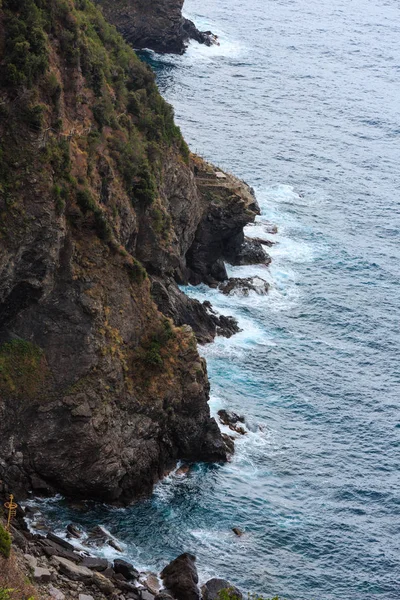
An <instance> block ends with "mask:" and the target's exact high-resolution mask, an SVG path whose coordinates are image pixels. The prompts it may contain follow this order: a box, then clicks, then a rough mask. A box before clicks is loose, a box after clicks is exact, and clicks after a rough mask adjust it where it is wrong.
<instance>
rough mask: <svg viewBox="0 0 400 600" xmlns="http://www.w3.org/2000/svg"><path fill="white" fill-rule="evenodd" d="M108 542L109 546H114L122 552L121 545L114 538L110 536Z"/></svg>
mask: <svg viewBox="0 0 400 600" xmlns="http://www.w3.org/2000/svg"><path fill="white" fill-rule="evenodd" d="M107 544H108V545H109V546H111V548H114V550H116V551H117V552H122V548H121V546H120V545H119V544H118V542H116V541H115V540H113V539H112V538H110V539H109V540H107Z"/></svg>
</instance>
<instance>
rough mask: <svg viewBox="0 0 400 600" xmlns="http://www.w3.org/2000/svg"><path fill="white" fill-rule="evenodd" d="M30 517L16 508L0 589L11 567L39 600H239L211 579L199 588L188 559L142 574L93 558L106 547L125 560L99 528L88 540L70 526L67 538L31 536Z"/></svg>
mask: <svg viewBox="0 0 400 600" xmlns="http://www.w3.org/2000/svg"><path fill="white" fill-rule="evenodd" d="M31 513H32V510H30V509H29V507H28V508H26V509H25V510H24V509H22V508H19V509H18V515H17V518H16V519H15V520H14V522H13V524H12V525H11V527H10V533H11V537H12V541H13V549H12V557H11V558H9V559H8V563H6V562H4V559H3V558H2V557H1V554H0V567H1V568H0V588H1V585H2V584H3V583H7V585H10V584H12V580H11V579H7V573H6V570H7V568H9V569H10V564H12V565H13V571H14V577H15V578H17V577H19V578H20V579H21V577H22V578H24V580H25V581H29V582H31V584H32V586H33V587H32V586H31V589H30V592H32V591H34V592H35V594H36V595H37V598H40V599H41V600H45V599H48V600H50V599H54V600H107V599H108V600H109V599H111V600H201V599H202V600H218V599H219V598H220V592H221V591H222V590H227V591H228V590H229V593H230V594H231V595H230V598H232V600H241V599H242V598H243V596H242V593H241V592H240V591H239V590H238V589H237V588H235V587H234V586H233V585H232V584H230V583H229V582H228V581H226V580H224V579H219V578H213V579H211V580H209V581H206V582H204V583H203V584H202V585H201V588H200V587H199V577H198V573H197V568H196V564H195V563H196V557H195V556H194V555H192V554H189V553H184V554H182V555H180V556H178V557H177V558H176V559H175V560H173V561H172V562H171V563H170V564H168V565H166V566H165V568H164V569H163V570H162V571H161V573H160V574H157V573H151V572H140V571H139V570H138V569H136V568H135V566H134V565H133V564H131V563H130V562H129V561H127V560H125V559H124V558H114V559H113V560H108V559H106V558H102V557H100V556H99V555H98V554H93V550H92V548H93V546H94V545H96V544H97V545H98V546H101V545H105V544H109V545H112V547H113V548H114V550H116V551H117V552H120V553H121V556H123V551H122V549H121V548H120V546H119V545H118V543H117V542H116V541H115V540H114V539H113V538H111V536H109V534H108V533H107V532H106V531H105V530H103V529H102V528H101V527H100V526H97V527H95V528H94V529H93V530H92V531H91V532H89V535H88V536H87V537H86V538H85V536H84V532H83V531H82V530H81V529H79V528H78V527H76V526H75V525H73V524H70V525H68V526H67V528H66V531H65V534H66V536H65V537H60V536H58V535H55V534H54V533H53V532H51V531H47V533H43V534H38V533H32V532H31V531H29V529H28V527H27V522H26V519H27V518H29V516H30V515H31ZM0 525H1V523H0ZM66 538H67V539H66ZM68 538H69V539H68ZM74 541H75V542H78V543H79V547H77V544H74ZM10 561H11V562H10ZM3 577H4V579H3ZM14 589H15V588H14ZM16 591H17V592H19V593H21V592H22V590H18V589H17V590H16ZM21 597H22V596H21Z"/></svg>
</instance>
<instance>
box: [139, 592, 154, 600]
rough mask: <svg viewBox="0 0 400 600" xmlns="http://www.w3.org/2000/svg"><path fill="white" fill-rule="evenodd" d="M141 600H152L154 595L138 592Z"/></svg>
mask: <svg viewBox="0 0 400 600" xmlns="http://www.w3.org/2000/svg"><path fill="white" fill-rule="evenodd" d="M140 597H141V600H154V594H152V593H151V592H149V591H148V590H140Z"/></svg>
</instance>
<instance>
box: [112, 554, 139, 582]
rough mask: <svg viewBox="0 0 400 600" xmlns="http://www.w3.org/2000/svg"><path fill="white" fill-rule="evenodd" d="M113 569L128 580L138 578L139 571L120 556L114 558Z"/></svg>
mask: <svg viewBox="0 0 400 600" xmlns="http://www.w3.org/2000/svg"><path fill="white" fill-rule="evenodd" d="M114 571H115V572H116V573H121V574H122V575H123V576H124V577H125V579H127V580H128V581H131V580H132V579H138V577H139V575H140V573H139V571H138V570H137V569H135V567H134V566H133V565H131V563H129V562H127V561H126V560H122V559H120V558H116V559H115V560H114Z"/></svg>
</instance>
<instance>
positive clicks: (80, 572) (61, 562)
mask: <svg viewBox="0 0 400 600" xmlns="http://www.w3.org/2000/svg"><path fill="white" fill-rule="evenodd" d="M51 562H52V563H53V564H54V565H55V566H56V567H57V569H58V570H59V571H60V572H61V573H63V574H64V575H66V576H67V577H68V578H69V579H71V580H73V581H83V582H84V583H88V582H90V581H92V579H93V577H94V575H95V573H93V572H92V571H91V570H90V569H88V568H87V567H81V566H80V565H76V564H75V563H73V562H71V561H70V560H68V559H66V558H62V557H61V556H53V558H52V559H51Z"/></svg>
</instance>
